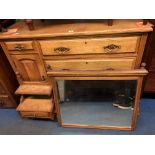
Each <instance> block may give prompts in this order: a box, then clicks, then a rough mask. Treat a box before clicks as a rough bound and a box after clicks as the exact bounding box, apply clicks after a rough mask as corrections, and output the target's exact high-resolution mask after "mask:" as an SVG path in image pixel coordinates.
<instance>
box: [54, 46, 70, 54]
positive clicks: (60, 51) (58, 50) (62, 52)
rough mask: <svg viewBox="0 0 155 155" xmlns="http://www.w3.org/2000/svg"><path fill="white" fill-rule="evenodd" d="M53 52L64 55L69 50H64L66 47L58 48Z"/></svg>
mask: <svg viewBox="0 0 155 155" xmlns="http://www.w3.org/2000/svg"><path fill="white" fill-rule="evenodd" d="M54 51H55V52H57V53H59V54H65V53H67V52H69V51H70V49H69V48H66V47H58V48H54Z"/></svg>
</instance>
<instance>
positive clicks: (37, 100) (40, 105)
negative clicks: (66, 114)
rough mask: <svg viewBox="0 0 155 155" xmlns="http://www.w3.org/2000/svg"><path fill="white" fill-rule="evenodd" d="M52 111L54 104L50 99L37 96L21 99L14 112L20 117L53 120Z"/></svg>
mask: <svg viewBox="0 0 155 155" xmlns="http://www.w3.org/2000/svg"><path fill="white" fill-rule="evenodd" d="M53 109H54V103H53V100H52V99H51V98H49V97H46V96H41V95H38V96H28V97H26V98H21V102H20V104H19V105H18V107H17V109H16V110H17V111H18V112H19V113H20V115H21V116H22V117H33V118H49V119H53V118H54V113H53Z"/></svg>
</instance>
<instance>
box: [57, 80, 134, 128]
mask: <svg viewBox="0 0 155 155" xmlns="http://www.w3.org/2000/svg"><path fill="white" fill-rule="evenodd" d="M136 85H137V81H136V80H96V81H95V80H58V81H57V87H58V95H59V106H60V113H61V119H62V124H63V123H64V124H78V125H94V126H95V125H96V126H97V125H98V126H119V127H120V126H121V127H131V122H132V115H133V110H134V102H135V94H136Z"/></svg>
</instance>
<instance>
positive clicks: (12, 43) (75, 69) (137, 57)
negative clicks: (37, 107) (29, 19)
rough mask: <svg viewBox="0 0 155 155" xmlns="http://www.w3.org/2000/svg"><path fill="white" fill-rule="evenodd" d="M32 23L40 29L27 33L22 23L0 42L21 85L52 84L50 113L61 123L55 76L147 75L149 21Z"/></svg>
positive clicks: (5, 34) (6, 34)
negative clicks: (52, 104)
mask: <svg viewBox="0 0 155 155" xmlns="http://www.w3.org/2000/svg"><path fill="white" fill-rule="evenodd" d="M34 24H35V27H36V29H35V30H34V31H29V30H28V29H27V27H26V26H25V24H24V22H23V21H19V22H18V23H16V24H15V25H14V26H12V27H11V28H10V29H17V31H16V32H14V33H9V32H7V33H2V34H1V35H0V41H1V45H2V48H3V50H4V52H5V54H6V56H7V58H8V60H9V61H10V64H11V65H12V67H13V69H14V71H15V73H16V75H17V79H18V81H19V83H20V85H21V86H23V85H26V86H27V87H29V85H30V86H33V85H39V86H40V87H39V89H41V86H43V85H51V86H52V90H51V94H50V95H52V97H53V98H54V108H52V109H55V108H56V109H55V110H53V111H51V112H53V113H54V112H56V114H57V118H58V122H59V124H60V125H62V120H61V116H60V115H61V113H60V109H59V103H58V100H57V89H56V85H55V80H56V79H60V80H61V79H67V78H68V79H74V78H75V77H76V78H79V79H81V78H85V79H87V80H89V79H93V78H96V80H97V77H98V79H100V78H101V77H103V78H104V79H106V77H108V78H110V79H113V78H115V79H116V78H120V77H121V78H123V77H125V78H127V77H128V78H129V77H132V78H133V77H134V78H135V77H137V78H140V77H143V76H144V75H146V74H147V71H146V70H145V69H140V68H141V67H140V66H141V63H142V62H141V60H142V56H143V51H144V48H145V43H146V39H147V35H148V33H149V32H150V31H152V27H151V26H152V25H151V24H149V23H148V24H147V25H142V22H141V21H140V20H114V24H113V26H107V24H106V23H97V22H94V23H92V22H91V23H68V24H50V23H48V22H44V23H41V22H40V21H38V20H36V21H34ZM143 67H144V65H143ZM141 80H142V79H141ZM139 88H140V89H141V86H140V85H139ZM37 92H38V91H36V92H34V93H33V92H32V94H34V95H37ZM23 94H24V92H23V93H22V95H23ZM32 94H31V95H32ZM39 95H41V94H39ZM44 95H46V94H44ZM137 95H138V97H137V98H136V102H137V108H136V110H135V111H134V119H133V123H132V126H131V127H130V128H129V129H133V128H134V127H135V121H136V117H137V112H138V109H139V108H138V102H139V97H140V93H139V94H137ZM48 112H49V111H48ZM75 127H78V126H76V125H75ZM84 127H89V126H84ZM103 128H104V127H103ZM105 128H108V127H105ZM109 128H115V127H109ZM116 129H117V127H116ZM118 129H123V128H118Z"/></svg>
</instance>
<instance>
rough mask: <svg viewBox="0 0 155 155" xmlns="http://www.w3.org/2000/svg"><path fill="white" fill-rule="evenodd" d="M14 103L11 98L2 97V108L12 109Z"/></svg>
mask: <svg viewBox="0 0 155 155" xmlns="http://www.w3.org/2000/svg"><path fill="white" fill-rule="evenodd" d="M11 107H12V102H11V99H10V98H9V96H7V95H1V96H0V108H11Z"/></svg>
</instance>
